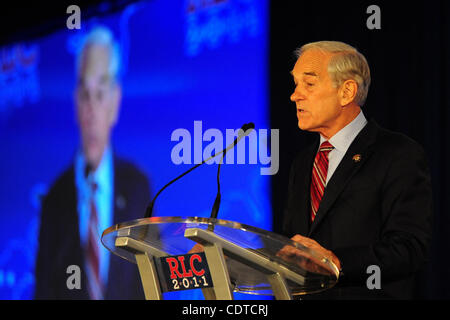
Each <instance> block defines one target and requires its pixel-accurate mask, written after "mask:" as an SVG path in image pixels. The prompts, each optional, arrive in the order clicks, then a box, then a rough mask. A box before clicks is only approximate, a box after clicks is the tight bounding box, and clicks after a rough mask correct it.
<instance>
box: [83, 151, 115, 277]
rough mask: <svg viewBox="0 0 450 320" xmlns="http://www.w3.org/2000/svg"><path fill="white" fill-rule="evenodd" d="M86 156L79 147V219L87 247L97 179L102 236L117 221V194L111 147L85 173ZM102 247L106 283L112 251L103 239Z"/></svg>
mask: <svg viewBox="0 0 450 320" xmlns="http://www.w3.org/2000/svg"><path fill="white" fill-rule="evenodd" d="M85 167H86V160H85V158H84V156H83V153H82V152H81V151H79V152H78V153H77V155H76V158H75V185H76V189H77V198H78V199H77V201H78V222H79V229H80V239H81V244H82V247H83V248H86V246H87V240H88V239H87V237H88V225H89V216H90V199H91V192H92V190H91V187H90V182H91V181H92V180H93V182H95V183H96V184H97V190H96V193H95V197H94V201H95V204H96V208H97V216H98V235H99V239H101V235H102V232H103V230H105V229H106V228H108V227H110V226H111V225H112V223H113V213H114V211H113V210H114V209H113V203H114V202H113V197H114V169H113V156H112V151H111V148H109V147H108V148H107V149H106V150H105V152H104V153H103V157H102V160H101V162H100V164H99V166H98V168H97V169H96V170H95V171H94V172H92V173H90V174H89V176H88V177H86V176H85ZM99 249H100V279H101V280H102V283H103V284H104V285H106V284H107V281H108V269H109V251H108V250H107V249H106V248H105V247H104V246H103V245H102V244H101V243H99Z"/></svg>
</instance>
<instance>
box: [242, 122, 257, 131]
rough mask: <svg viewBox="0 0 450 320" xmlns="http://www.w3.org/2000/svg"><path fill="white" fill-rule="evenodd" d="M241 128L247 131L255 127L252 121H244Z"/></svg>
mask: <svg viewBox="0 0 450 320" xmlns="http://www.w3.org/2000/svg"><path fill="white" fill-rule="evenodd" d="M241 129H242V130H244V132H245V131H247V130H249V129H255V124H254V123H253V122H249V123H246V124H244V125H243V126H242V128H241Z"/></svg>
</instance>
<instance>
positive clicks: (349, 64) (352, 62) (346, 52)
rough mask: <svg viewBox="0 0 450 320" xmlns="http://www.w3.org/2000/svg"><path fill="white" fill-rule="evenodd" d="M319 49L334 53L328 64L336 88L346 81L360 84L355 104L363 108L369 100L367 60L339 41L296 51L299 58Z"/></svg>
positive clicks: (312, 43)
mask: <svg viewBox="0 0 450 320" xmlns="http://www.w3.org/2000/svg"><path fill="white" fill-rule="evenodd" d="M310 49H318V50H321V51H323V52H327V53H333V54H334V55H333V56H332V57H331V59H330V62H329V64H328V74H329V75H330V77H331V79H332V81H333V84H334V86H335V87H336V88H338V87H340V86H341V85H342V84H343V83H344V82H345V81H346V80H349V79H351V80H354V81H356V83H357V84H358V91H357V93H356V96H355V102H356V103H357V104H358V105H360V106H362V105H363V104H364V103H365V101H366V98H367V94H368V92H369V86H370V69H369V64H368V63H367V60H366V58H365V57H364V56H363V55H362V54H361V53H360V52H358V50H356V49H355V48H353V47H352V46H350V45H348V44H346V43H343V42H339V41H318V42H311V43H307V44H305V45H303V46H302V47H300V48H299V49H297V50H295V54H296V56H297V58H299V57H300V56H301V55H302V54H303V53H304V52H305V51H307V50H310Z"/></svg>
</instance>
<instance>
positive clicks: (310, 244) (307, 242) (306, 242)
mask: <svg viewBox="0 0 450 320" xmlns="http://www.w3.org/2000/svg"><path fill="white" fill-rule="evenodd" d="M291 240H293V241H295V242H298V243H300V244H301V245H303V246H305V247H307V248H310V249H312V250H314V251H316V252H317V253H319V254H320V255H322V256H324V257H325V258H327V259H328V260H330V261H331V262H333V263H334V264H335V265H336V267H337V268H338V270H341V262H340V261H339V259H338V257H336V255H335V254H334V253H333V252H332V251H330V250H327V249H325V248H324V247H322V246H321V245H320V244H318V243H317V242H316V241H315V240H313V239H311V238H307V237H303V236H301V235H299V234H296V235H295V236H293V237H292V238H291Z"/></svg>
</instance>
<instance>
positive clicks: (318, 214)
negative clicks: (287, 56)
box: [283, 41, 432, 299]
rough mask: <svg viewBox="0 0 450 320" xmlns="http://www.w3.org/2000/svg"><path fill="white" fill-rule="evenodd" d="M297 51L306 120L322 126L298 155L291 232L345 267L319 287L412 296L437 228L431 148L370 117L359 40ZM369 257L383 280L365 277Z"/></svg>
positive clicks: (306, 126) (298, 94)
mask: <svg viewBox="0 0 450 320" xmlns="http://www.w3.org/2000/svg"><path fill="white" fill-rule="evenodd" d="M296 53H297V57H298V60H297V62H296V63H295V66H294V68H293V70H292V72H291V73H292V76H293V79H294V82H295V90H294V93H293V94H292V95H291V100H292V101H293V102H295V104H296V108H297V118H298V126H299V128H300V129H302V130H307V131H312V132H317V133H319V135H318V137H317V140H316V142H315V143H314V145H312V146H309V147H308V148H306V149H304V150H303V151H302V152H301V153H300V154H299V155H298V156H297V157H296V158H295V160H294V162H293V164H292V167H291V172H290V177H289V195H288V205H287V210H286V212H285V216H284V221H283V232H284V234H286V235H287V236H289V237H292V239H293V240H294V241H297V242H299V243H301V244H302V245H305V246H307V247H310V248H312V249H314V250H317V251H318V252H319V253H321V254H323V255H324V256H325V257H327V258H329V259H330V260H331V261H333V262H334V263H335V265H336V266H337V267H338V268H339V270H340V276H339V282H338V285H337V286H336V287H335V288H332V289H331V290H329V291H328V292H325V293H324V294H323V295H322V296H321V295H319V296H317V297H322V298H330V299H335V298H337V299H361V298H363V299H365V298H400V299H408V298H412V291H413V284H414V276H415V273H416V272H417V271H419V270H420V269H421V268H422V267H423V266H424V263H425V261H426V259H427V255H428V250H429V245H430V241H431V230H432V226H431V220H432V195H431V183H430V176H429V170H428V166H427V163H426V157H425V154H424V151H423V149H422V147H421V146H419V145H418V144H417V143H416V142H415V141H413V140H411V139H410V138H408V137H406V136H404V135H402V134H399V133H395V132H391V131H388V130H386V129H383V128H381V127H380V126H379V125H377V123H375V121H373V120H369V121H368V120H367V119H366V118H365V116H364V114H363V112H362V110H361V106H363V105H364V102H365V100H366V97H367V93H368V89H369V85H370V70H369V66H368V64H367V61H366V59H365V58H364V56H363V55H362V54H361V53H359V52H358V51H357V50H356V49H355V48H353V47H351V46H349V45H347V44H345V43H342V42H335V41H320V42H314V43H309V44H306V45H304V46H302V47H301V48H300V49H298V50H297V51H296ZM370 266H376V267H377V268H379V270H380V277H381V288H380V289H370V288H368V286H367V284H366V282H367V279H368V277H369V276H370V273H369V274H368V273H367V270H368V268H369V267H370ZM370 268H373V267H370ZM370 268H369V269H370Z"/></svg>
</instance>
